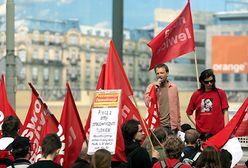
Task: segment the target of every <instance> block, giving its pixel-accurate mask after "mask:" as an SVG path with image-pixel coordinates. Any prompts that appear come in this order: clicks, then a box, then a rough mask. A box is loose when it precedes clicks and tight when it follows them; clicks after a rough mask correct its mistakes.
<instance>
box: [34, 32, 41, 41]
mask: <svg viewBox="0 0 248 168" xmlns="http://www.w3.org/2000/svg"><path fill="white" fill-rule="evenodd" d="M39 38H40V33H39V32H38V31H34V35H33V39H34V41H39Z"/></svg>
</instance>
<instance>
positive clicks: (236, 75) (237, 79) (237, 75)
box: [234, 74, 241, 82]
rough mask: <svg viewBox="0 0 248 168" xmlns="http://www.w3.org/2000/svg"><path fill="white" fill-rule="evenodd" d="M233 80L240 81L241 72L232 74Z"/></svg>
mask: <svg viewBox="0 0 248 168" xmlns="http://www.w3.org/2000/svg"><path fill="white" fill-rule="evenodd" d="M234 81H236V82H240V81H241V74H234Z"/></svg>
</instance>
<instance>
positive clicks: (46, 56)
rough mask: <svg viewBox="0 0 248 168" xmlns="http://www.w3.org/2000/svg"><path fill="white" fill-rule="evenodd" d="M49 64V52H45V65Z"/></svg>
mask: <svg viewBox="0 0 248 168" xmlns="http://www.w3.org/2000/svg"><path fill="white" fill-rule="evenodd" d="M48 62H49V55H48V51H45V53H44V63H45V64H48Z"/></svg>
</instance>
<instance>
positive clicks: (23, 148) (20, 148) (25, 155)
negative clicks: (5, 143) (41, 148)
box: [12, 136, 31, 160]
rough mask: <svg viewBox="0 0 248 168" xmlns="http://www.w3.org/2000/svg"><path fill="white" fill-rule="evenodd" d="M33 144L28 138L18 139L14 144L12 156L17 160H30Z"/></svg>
mask: <svg viewBox="0 0 248 168" xmlns="http://www.w3.org/2000/svg"><path fill="white" fill-rule="evenodd" d="M30 152H31V144H30V140H29V139H28V138H27V137H20V136H18V137H16V138H15V140H14V141H13V142H12V155H13V156H14V158H15V159H20V158H22V159H27V160H28V159H30Z"/></svg>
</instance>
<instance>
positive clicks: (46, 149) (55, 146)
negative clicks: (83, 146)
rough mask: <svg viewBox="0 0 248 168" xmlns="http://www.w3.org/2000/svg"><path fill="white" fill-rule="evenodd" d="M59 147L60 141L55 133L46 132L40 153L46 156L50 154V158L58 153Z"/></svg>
mask: <svg viewBox="0 0 248 168" xmlns="http://www.w3.org/2000/svg"><path fill="white" fill-rule="evenodd" d="M60 148H61V142H60V139H59V137H58V135H57V134H47V135H46V136H45V138H44V139H43V141H42V146H41V150H42V155H43V157H44V158H47V157H48V156H49V155H51V157H52V159H54V158H55V156H56V155H57V154H58V152H59V150H60Z"/></svg>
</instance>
